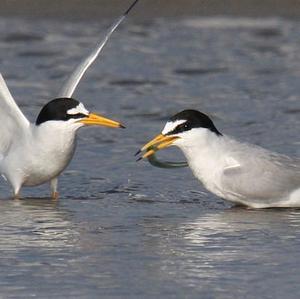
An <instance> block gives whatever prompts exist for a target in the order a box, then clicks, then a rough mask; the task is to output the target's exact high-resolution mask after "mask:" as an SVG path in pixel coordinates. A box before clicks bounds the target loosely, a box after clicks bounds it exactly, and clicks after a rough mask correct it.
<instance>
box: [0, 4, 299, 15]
mask: <svg viewBox="0 0 300 299" xmlns="http://www.w3.org/2000/svg"><path fill="white" fill-rule="evenodd" d="M131 2H132V0H3V1H1V3H0V16H6V17H10V16H21V17H28V18H58V19H62V18H67V19H95V18H111V17H115V16H116V15H119V14H120V13H121V12H122V11H123V10H124V9H125V8H126V7H127V6H128V5H129V4H130V3H131ZM213 15H228V16H248V17H266V16H281V17H287V18H290V17H291V18H298V17H299V16H300V1H297V0H285V1H280V0H262V1H257V0H226V1H224V0H223V1H220V0H203V1H201V0H184V1H180V0H141V1H140V3H138V6H137V7H136V9H135V11H133V12H132V18H136V19H151V18H154V17H178V16H213Z"/></svg>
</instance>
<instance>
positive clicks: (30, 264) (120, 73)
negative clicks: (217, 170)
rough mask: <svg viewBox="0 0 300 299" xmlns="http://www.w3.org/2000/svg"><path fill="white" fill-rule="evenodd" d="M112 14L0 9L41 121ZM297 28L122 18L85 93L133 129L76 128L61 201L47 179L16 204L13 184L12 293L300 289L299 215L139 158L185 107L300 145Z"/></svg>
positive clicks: (173, 294) (10, 78)
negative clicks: (251, 202)
mask: <svg viewBox="0 0 300 299" xmlns="http://www.w3.org/2000/svg"><path fill="white" fill-rule="evenodd" d="M109 23H110V22H104V21H103V22H98V23H97V22H86V21H85V22H73V23H71V22H62V21H60V22H55V21H50V20H47V21H43V20H23V19H17V18H16V19H4V18H2V19H0V28H1V30H0V64H1V72H2V73H3V75H4V77H5V78H6V79H7V82H8V85H9V87H10V89H11V91H12V93H13V95H14V96H15V99H16V101H17V102H18V103H19V105H20V106H21V108H22V110H23V111H24V113H25V114H26V115H27V116H28V117H29V118H30V120H32V121H34V120H35V117H36V115H37V114H38V112H39V110H40V108H41V106H42V105H43V104H44V103H46V102H47V101H48V100H50V99H52V98H53V97H55V96H56V94H57V92H58V90H59V88H60V86H61V85H62V82H63V79H64V78H65V76H66V75H67V74H68V73H69V72H70V71H71V70H72V69H73V67H74V66H75V65H76V62H78V60H79V59H80V58H81V57H83V56H84V55H85V53H87V52H88V51H89V49H90V48H91V46H92V45H93V44H94V43H95V42H96V41H97V39H98V38H99V37H101V36H102V35H103V32H104V31H103V30H104V29H105V28H107V26H108V25H109ZM299 35H300V23H299V22H297V21H287V20H283V19H264V20H258V19H255V20H254V19H222V18H209V19H197V18H196V19H182V20H176V21H175V20H174V21H172V20H164V19H160V20H154V21H152V22H144V23H143V22H136V23H134V22H127V23H124V24H123V25H122V26H121V28H120V30H118V31H117V32H116V33H115V34H114V36H113V38H112V39H111V40H110V42H109V44H108V45H107V47H106V48H105V51H104V52H103V54H102V56H101V59H99V60H98V61H97V62H96V63H95V65H93V67H92V68H91V69H90V70H89V72H88V74H87V75H86V76H85V78H84V80H83V81H82V82H81V84H80V86H79V88H78V90H77V92H76V98H78V99H79V100H81V101H83V102H84V103H85V105H86V107H87V108H89V109H90V110H92V111H94V110H95V111H98V112H101V113H103V114H105V115H107V116H109V117H112V118H114V119H117V120H120V121H122V122H124V123H125V124H126V126H127V130H112V129H104V128H86V129H82V130H81V132H79V138H78V149H77V152H76V155H75V157H74V159H73V161H72V163H71V165H70V166H69V167H68V169H67V170H66V171H65V172H64V173H63V175H62V176H61V178H60V194H61V197H60V200H59V201H58V202H53V201H51V200H49V199H47V198H46V197H47V196H48V195H49V190H48V186H41V187H37V188H24V189H23V196H24V197H25V199H24V200H16V201H13V200H10V199H9V196H10V190H9V187H8V186H7V185H6V183H5V182H4V181H3V182H2V184H1V187H0V192H1V198H3V200H1V203H0V209H1V211H0V243H1V246H0V251H1V254H0V268H1V272H0V290H1V291H0V293H1V297H3V298H31V297H37V298H50V297H51V298H53V297H54V296H56V297H58V298H99V297H100V296H101V297H103V298H105V297H109V298H157V297H160V298H240V297H245V298H257V297H259V298H283V297H284V298H299V296H300V288H299V277H300V270H299V269H300V267H299V265H300V264H299V260H300V253H299V246H300V241H299V240H300V210H292V209H291V210H280V209H279V210H275V209H270V210H262V211H256V210H247V209H240V208H234V207H231V205H230V204H228V203H225V202H223V201H222V200H221V199H219V198H217V197H215V196H213V195H211V194H209V193H208V192H206V191H205V190H204V189H203V188H202V187H201V185H200V184H199V183H198V181H196V180H195V179H194V178H193V176H192V174H191V172H190V171H189V170H188V169H178V170H162V169H156V168H153V167H152V166H150V165H149V164H147V163H146V162H139V163H136V162H135V159H134V157H133V154H134V153H135V152H136V150H137V149H138V148H139V147H140V146H141V145H142V144H143V143H145V142H146V141H147V140H149V138H151V137H153V136H154V135H156V134H157V133H159V131H160V130H161V128H162V126H163V124H164V122H165V121H166V119H167V118H168V117H169V116H171V115H172V114H174V113H176V112H178V111H180V110H182V109H185V108H196V109H199V110H202V111H204V112H206V113H208V114H210V115H211V116H212V118H213V119H214V121H215V123H216V125H217V127H218V128H219V130H220V131H221V132H225V133H227V134H231V135H234V136H236V137H238V138H240V139H242V140H245V141H249V142H252V143H256V144H260V145H263V146H265V147H267V148H269V149H272V150H275V151H279V152H282V153H286V154H289V155H296V156H299V155H300V147H299V125H300V117H299V115H300V101H299V94H300V84H299V75H300V71H299V70H300V41H299ZM166 155H172V157H173V159H174V160H182V159H183V156H182V155H181V153H179V152H178V151H177V150H175V149H168V150H167V151H165V153H161V154H160V157H166Z"/></svg>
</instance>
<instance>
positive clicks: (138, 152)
mask: <svg viewBox="0 0 300 299" xmlns="http://www.w3.org/2000/svg"><path fill="white" fill-rule="evenodd" d="M141 152H142V151H141V150H140V149H139V150H138V151H137V152H136V153H135V154H134V156H137V155H138V154H140V153H141Z"/></svg>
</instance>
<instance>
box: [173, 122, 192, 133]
mask: <svg viewBox="0 0 300 299" xmlns="http://www.w3.org/2000/svg"><path fill="white" fill-rule="evenodd" d="M190 127H191V126H190V123H188V122H185V123H183V124H181V125H178V126H177V127H176V129H175V131H176V133H181V132H184V131H188V130H189V129H190Z"/></svg>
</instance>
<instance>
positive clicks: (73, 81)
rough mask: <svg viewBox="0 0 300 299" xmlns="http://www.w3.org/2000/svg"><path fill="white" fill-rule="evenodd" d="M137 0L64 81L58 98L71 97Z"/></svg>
mask: <svg viewBox="0 0 300 299" xmlns="http://www.w3.org/2000/svg"><path fill="white" fill-rule="evenodd" d="M138 1H139V0H135V1H134V2H133V3H132V4H131V5H130V7H129V8H128V9H127V10H126V11H125V13H124V14H123V15H122V16H121V17H119V18H118V19H117V20H116V21H115V22H114V23H113V25H112V26H111V27H110V28H109V29H108V31H107V33H106V35H105V37H104V39H103V40H102V41H101V42H100V43H99V44H98V45H97V46H96V48H95V49H94V50H93V51H92V52H91V53H90V55H88V56H87V57H86V58H84V59H83V60H82V61H81V63H80V64H79V65H78V66H77V67H76V68H75V70H74V72H73V73H72V74H71V76H70V77H69V79H68V80H67V81H66V83H65V84H64V85H63V87H62V88H61V90H60V92H59V94H58V97H67V98H70V97H72V95H73V93H74V91H75V89H76V87H77V85H78V84H79V82H80V80H81V78H82V76H83V75H84V73H85V72H86V70H87V69H88V68H89V67H90V65H91V64H92V63H93V62H94V61H95V60H96V58H97V57H98V55H99V53H100V52H101V50H102V49H103V47H104V46H105V45H106V43H107V41H108V40H109V38H110V37H111V35H112V34H113V32H114V31H115V30H116V29H117V28H118V26H119V25H120V24H121V23H122V22H123V20H124V19H125V18H126V16H127V15H128V13H129V12H130V11H131V10H132V8H133V7H134V6H135V5H136V4H137V2H138Z"/></svg>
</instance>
